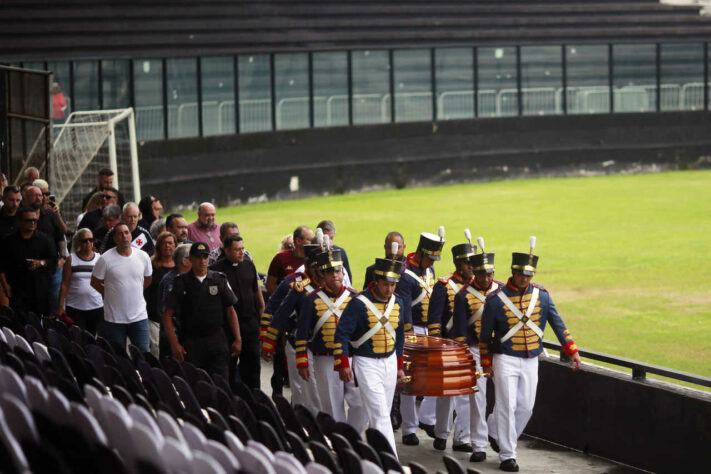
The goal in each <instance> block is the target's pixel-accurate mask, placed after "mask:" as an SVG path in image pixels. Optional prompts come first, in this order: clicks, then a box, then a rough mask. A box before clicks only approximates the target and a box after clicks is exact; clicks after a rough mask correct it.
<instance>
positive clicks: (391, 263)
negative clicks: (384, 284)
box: [373, 258, 405, 283]
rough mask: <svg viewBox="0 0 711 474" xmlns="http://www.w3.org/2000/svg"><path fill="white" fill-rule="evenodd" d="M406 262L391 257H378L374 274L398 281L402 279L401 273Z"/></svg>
mask: <svg viewBox="0 0 711 474" xmlns="http://www.w3.org/2000/svg"><path fill="white" fill-rule="evenodd" d="M404 264H405V262H401V261H400V260H390V259H389V258H376V259H375V267H374V268H373V274H374V275H376V276H378V277H381V278H385V279H386V280H387V281H392V282H395V283H397V282H398V281H400V274H401V273H402V268H403V265H404Z"/></svg>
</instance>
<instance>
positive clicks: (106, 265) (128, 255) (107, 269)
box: [91, 222, 153, 352]
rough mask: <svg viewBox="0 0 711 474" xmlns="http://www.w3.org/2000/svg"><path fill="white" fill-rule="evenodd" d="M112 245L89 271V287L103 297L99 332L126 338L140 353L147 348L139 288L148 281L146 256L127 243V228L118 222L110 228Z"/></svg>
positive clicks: (120, 341) (119, 340)
mask: <svg viewBox="0 0 711 474" xmlns="http://www.w3.org/2000/svg"><path fill="white" fill-rule="evenodd" d="M113 230H114V233H113V239H114V242H115V243H116V247H114V248H112V249H110V250H108V251H106V252H105V253H104V254H103V255H101V258H99V260H98V261H97V262H96V265H95V266H94V270H93V271H92V273H91V286H92V287H94V288H95V289H96V291H98V292H99V293H101V295H102V297H103V298H104V322H103V323H102V324H101V326H100V327H99V334H100V335H101V336H102V337H105V338H106V339H108V340H109V341H111V342H115V343H117V344H119V345H120V346H121V347H124V346H125V345H126V338H127V337H128V338H129V339H130V340H131V343H133V344H134V345H136V346H137V347H138V348H139V349H140V350H141V351H142V352H148V351H149V340H150V336H149V330H148V313H147V312H146V300H144V299H143V290H144V289H146V288H147V287H148V285H150V284H151V274H152V273H153V267H152V266H151V260H150V257H149V256H148V254H147V253H146V252H143V251H140V250H138V249H135V248H133V247H132V246H131V240H132V237H131V231H130V229H129V227H128V226H127V225H126V224H125V223H123V222H121V223H119V224H117V225H116V226H115V227H114V229H113Z"/></svg>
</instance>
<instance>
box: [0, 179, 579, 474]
mask: <svg viewBox="0 0 711 474" xmlns="http://www.w3.org/2000/svg"><path fill="white" fill-rule="evenodd" d="M35 171H36V170H32V169H28V172H31V173H30V174H28V175H27V176H26V177H27V179H28V181H27V183H26V184H23V186H22V187H21V188H17V187H13V186H7V187H5V189H4V190H3V192H2V209H0V235H1V236H2V239H3V244H2V246H1V247H0V252H1V255H0V257H1V259H0V262H2V263H1V264H0V283H1V284H0V299H1V301H0V303H2V304H4V305H9V306H11V307H12V308H13V309H14V310H15V311H25V312H27V311H31V312H34V313H36V314H38V315H42V316H44V317H56V318H60V319H61V320H63V321H64V322H65V323H67V324H76V325H78V326H80V327H81V328H83V329H86V330H88V331H90V332H92V333H97V334H98V335H100V336H102V337H104V338H106V339H107V340H109V341H112V342H115V343H117V344H119V345H122V346H126V344H127V342H128V341H130V343H131V344H133V345H135V346H136V347H138V349H139V350H140V351H142V352H144V353H148V352H150V353H152V354H153V355H154V356H155V357H157V358H163V357H173V358H175V359H176V360H177V361H179V362H182V361H184V360H187V361H189V362H191V363H193V364H195V365H196V366H197V367H200V368H203V369H204V370H206V371H208V373H210V374H215V373H217V374H220V375H222V376H224V377H225V378H226V379H227V380H241V381H242V382H243V383H245V384H246V385H248V386H249V387H253V388H259V387H260V367H261V361H260V357H261V358H262V359H264V360H265V361H267V362H273V364H274V374H273V377H272V380H271V385H272V391H273V395H276V394H281V393H282V390H283V387H284V385H285V384H286V383H288V385H289V387H290V389H291V396H292V403H293V404H301V405H303V406H305V407H306V408H308V409H309V410H310V411H312V412H313V413H314V414H316V413H318V412H326V413H328V414H329V415H331V416H332V417H333V418H334V419H335V420H336V421H342V422H347V423H349V424H350V425H351V426H353V427H354V428H355V429H356V430H357V431H358V432H359V433H362V432H363V431H364V430H365V429H366V428H367V427H371V428H376V429H378V430H379V431H381V432H382V433H383V434H384V435H385V437H386V438H387V439H388V440H389V442H390V443H391V445H392V448H393V451H394V452H397V449H396V445H395V434H394V431H395V430H396V429H398V428H400V427H401V429H402V442H403V443H404V444H406V445H418V444H419V442H420V440H419V438H418V436H417V430H418V428H421V429H423V430H424V431H425V432H426V433H427V434H428V435H429V436H431V437H432V438H433V446H434V448H435V449H438V450H445V449H446V447H447V439H448V438H449V436H450V433H451V432H452V429H454V433H453V445H452V449H453V450H455V451H465V452H470V453H471V458H470V460H471V461H472V462H481V461H484V460H485V459H486V450H487V447H488V446H491V447H492V448H493V449H494V450H495V451H497V452H499V459H500V469H501V470H504V471H518V464H517V462H516V456H517V453H516V444H517V439H518V437H519V436H520V435H521V433H522V432H523V429H524V428H525V426H526V424H527V422H528V420H529V418H530V416H531V413H532V410H533V405H534V401H535V393H536V386H537V373H538V366H537V364H538V356H539V355H540V354H541V352H542V350H543V349H542V337H543V331H544V330H545V327H546V325H547V324H548V323H550V325H551V327H552V328H553V331H554V333H555V334H556V336H557V337H558V339H559V341H560V342H561V345H562V346H563V350H564V351H565V353H566V354H567V355H568V356H569V357H570V361H571V367H572V368H573V369H577V368H578V367H579V366H580V358H579V356H578V354H577V348H576V346H575V343H574V342H573V339H572V336H571V335H570V333H569V331H568V330H567V329H566V326H565V324H564V323H563V320H562V319H561V317H560V316H559V314H558V312H557V310H556V308H555V305H554V304H553V301H552V299H551V297H550V295H549V293H548V292H547V291H546V290H545V289H544V288H543V287H541V286H539V285H537V284H534V283H532V282H531V278H532V277H533V276H534V274H535V272H536V268H537V264H538V256H537V255H534V253H533V251H534V248H535V238H531V241H530V245H529V252H515V253H513V254H512V262H511V267H510V268H511V277H510V278H509V279H508V281H507V282H505V283H504V282H501V281H497V280H495V279H494V270H495V266H494V258H495V255H494V253H492V252H489V251H487V250H486V249H485V246H484V240H483V238H481V237H480V238H479V239H478V240H477V244H478V249H479V251H478V252H477V245H475V244H474V243H472V240H471V234H470V233H469V231H468V230H467V231H465V237H466V242H462V243H458V244H456V245H454V246H452V247H451V252H452V262H453V268H452V271H451V272H450V273H446V274H445V275H444V276H442V277H439V278H436V277H435V272H434V264H435V262H437V261H439V260H441V257H442V250H443V248H444V243H445V240H444V228H443V227H440V230H439V232H438V234H431V233H426V232H425V233H422V234H421V235H420V236H419V241H418V244H417V247H416V249H415V251H414V252H412V253H409V254H405V248H406V246H405V240H404V237H403V236H402V235H401V234H400V233H399V232H396V231H392V232H390V233H388V234H387V235H386V237H385V244H384V250H385V256H384V258H375V261H374V264H373V265H371V266H369V267H368V268H367V269H366V270H365V282H364V285H363V289H362V291H360V292H359V291H356V290H355V289H353V288H352V283H351V282H352V281H353V274H352V270H351V267H350V264H349V262H348V257H347V253H346V250H345V249H343V248H341V247H339V246H337V245H335V244H334V240H335V237H336V226H335V225H334V223H333V222H332V221H330V220H323V221H321V222H319V223H318V225H317V226H316V230H315V231H314V230H312V229H311V228H309V227H308V226H305V225H301V226H298V227H297V228H296V229H295V230H294V232H293V234H290V235H288V236H286V237H284V238H283V239H282V240H281V242H280V244H279V249H280V250H279V252H278V253H277V254H276V255H275V256H274V257H273V259H272V261H271V263H270V265H269V268H268V270H267V273H266V279H265V281H264V285H261V283H260V275H259V274H258V272H257V269H256V267H255V265H254V262H253V261H252V257H251V255H250V254H249V252H248V251H247V250H246V248H245V242H244V239H243V237H242V236H241V235H240V232H239V227H238V226H237V224H235V223H232V222H224V223H222V224H221V225H220V224H218V223H217V220H216V218H217V216H216V209H215V207H214V206H213V205H212V204H211V203H207V202H206V203H202V204H200V206H199V207H198V210H197V211H198V217H197V219H196V220H195V221H194V222H191V223H188V222H187V221H186V219H185V218H184V217H183V216H182V215H180V214H170V215H168V216H166V217H164V218H163V217H161V211H162V209H163V207H162V205H161V203H160V201H159V200H158V199H157V198H155V197H153V196H146V197H145V198H143V199H142V200H141V201H140V202H139V203H134V202H124V199H123V196H122V195H121V193H120V192H119V191H118V190H117V189H115V188H114V187H113V186H112V177H113V173H112V172H111V170H108V169H102V170H101V171H100V172H99V175H98V179H97V186H96V188H95V189H93V190H92V191H91V192H90V193H89V194H87V196H86V197H85V199H84V205H83V208H84V210H85V212H84V213H83V214H82V216H80V218H79V220H78V226H77V228H78V229H79V230H78V231H76V232H75V233H74V234H73V235H72V236H71V238H70V239H69V240H67V235H68V233H67V227H66V224H65V223H64V221H63V220H62V217H61V212H59V207H58V205H57V204H56V203H55V202H54V201H53V199H51V198H52V196H51V195H50V194H49V189H48V186H47V183H46V182H45V181H43V180H41V179H39V173H36V174H37V176H34V175H33V174H34V172H35ZM67 243H70V244H71V245H69V246H67ZM406 334H424V335H430V336H437V337H443V338H449V339H454V340H456V341H459V342H462V343H465V344H467V345H468V346H469V348H470V351H471V353H472V356H473V358H474V360H475V362H476V366H477V370H478V371H480V372H481V373H484V374H486V375H487V376H488V377H491V378H492V380H493V383H494V387H495V406H494V411H493V413H492V414H491V415H490V416H489V417H488V419H487V417H486V386H487V384H486V378H485V377H480V378H479V379H478V381H477V389H478V390H477V391H476V392H475V393H474V394H472V395H466V396H459V397H425V398H424V399H422V400H421V403H420V404H419V407H418V404H417V400H416V397H414V396H405V395H402V396H401V397H399V400H398V396H397V395H396V387H397V385H398V384H402V383H406V380H407V377H406V371H405V367H404V364H403V351H404V341H405V335H406ZM455 412H456V418H454V415H453V414H454V413H455Z"/></svg>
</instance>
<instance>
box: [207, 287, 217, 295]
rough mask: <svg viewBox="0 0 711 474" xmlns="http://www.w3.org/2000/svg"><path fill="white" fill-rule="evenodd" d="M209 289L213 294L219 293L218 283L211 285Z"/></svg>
mask: <svg viewBox="0 0 711 474" xmlns="http://www.w3.org/2000/svg"><path fill="white" fill-rule="evenodd" d="M208 289H209V290H210V295H211V296H215V295H216V294H217V285H210V287H209V288H208Z"/></svg>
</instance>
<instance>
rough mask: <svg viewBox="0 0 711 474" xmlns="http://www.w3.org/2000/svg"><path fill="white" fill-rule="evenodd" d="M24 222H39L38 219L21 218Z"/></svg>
mask: <svg viewBox="0 0 711 474" xmlns="http://www.w3.org/2000/svg"><path fill="white" fill-rule="evenodd" d="M22 220H23V221H25V222H29V223H31V224H37V222H39V219H22Z"/></svg>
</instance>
